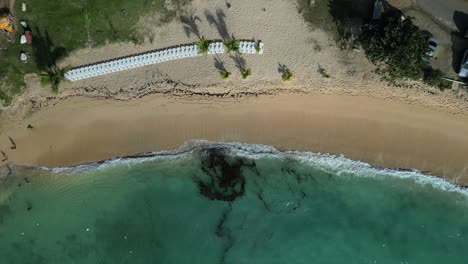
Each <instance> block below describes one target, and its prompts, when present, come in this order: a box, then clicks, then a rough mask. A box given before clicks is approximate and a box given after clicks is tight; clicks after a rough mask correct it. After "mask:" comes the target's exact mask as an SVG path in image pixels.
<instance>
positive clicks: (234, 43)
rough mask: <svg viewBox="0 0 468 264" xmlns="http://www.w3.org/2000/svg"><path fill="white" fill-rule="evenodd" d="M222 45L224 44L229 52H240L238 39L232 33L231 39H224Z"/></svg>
mask: <svg viewBox="0 0 468 264" xmlns="http://www.w3.org/2000/svg"><path fill="white" fill-rule="evenodd" d="M224 45H225V46H226V48H227V50H228V52H229V53H231V51H234V52H236V53H240V51H239V45H240V39H236V37H234V35H232V37H231V39H228V40H225V41H224Z"/></svg>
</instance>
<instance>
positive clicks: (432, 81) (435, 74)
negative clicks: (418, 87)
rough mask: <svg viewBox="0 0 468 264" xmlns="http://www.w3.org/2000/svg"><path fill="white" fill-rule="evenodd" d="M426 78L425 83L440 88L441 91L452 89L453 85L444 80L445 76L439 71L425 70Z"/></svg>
mask: <svg viewBox="0 0 468 264" xmlns="http://www.w3.org/2000/svg"><path fill="white" fill-rule="evenodd" d="M423 72H424V78H423V81H424V82H425V83H426V84H428V85H430V86H435V87H438V88H439V89H441V90H445V89H448V88H450V87H451V83H450V82H448V81H446V80H444V79H442V78H443V77H445V74H444V73H443V72H442V71H441V70H439V69H433V68H430V67H429V68H426V69H424V70H423Z"/></svg>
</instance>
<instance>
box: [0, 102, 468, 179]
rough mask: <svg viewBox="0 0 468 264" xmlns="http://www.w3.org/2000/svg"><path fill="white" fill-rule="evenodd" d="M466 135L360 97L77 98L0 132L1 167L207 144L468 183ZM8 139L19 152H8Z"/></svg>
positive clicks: (456, 122)
mask: <svg viewBox="0 0 468 264" xmlns="http://www.w3.org/2000/svg"><path fill="white" fill-rule="evenodd" d="M28 124H32V125H33V126H34V128H32V129H28V128H27V125H28ZM467 135H468V114H457V115H454V114H451V113H450V112H448V111H444V109H443V108H440V109H428V108H425V107H423V106H417V105H410V104H408V103H406V102H403V101H401V102H400V101H397V100H384V99H375V98H370V97H365V96H345V95H300V94H284V95H274V96H259V97H252V98H248V99H242V100H241V101H238V100H234V99H213V98H203V97H200V98H197V97H195V98H193V97H192V98H187V99H184V98H179V97H170V96H161V95H155V96H148V97H144V98H142V99H138V100H132V101H126V102H119V101H112V100H97V99H89V98H79V97H78V98H71V99H66V100H63V101H61V102H59V103H58V104H57V105H55V106H51V107H48V108H44V109H41V110H40V111H38V112H37V113H35V114H33V115H32V116H31V117H29V118H26V119H25V120H22V121H18V122H17V123H15V125H14V126H12V127H6V128H3V129H2V132H1V134H0V148H1V149H2V150H3V151H5V152H6V154H7V155H8V158H9V159H8V161H6V162H13V163H15V164H21V165H35V164H37V165H43V166H53V167H55V166H71V165H78V164H84V163H89V162H93V161H99V160H105V159H110V158H112V157H117V156H125V155H131V154H137V153H142V152H149V151H157V150H167V149H175V148H178V147H180V146H181V145H183V144H184V143H185V142H187V141H190V140H193V139H206V140H210V141H227V142H243V143H256V144H267V145H272V146H274V147H276V148H278V149H294V150H305V151H313V152H322V153H334V154H343V155H345V156H346V157H349V158H351V159H354V160H361V161H365V162H369V163H370V164H372V165H376V166H383V167H389V168H416V169H418V170H420V171H424V172H429V173H431V174H433V175H436V176H441V177H444V178H447V179H449V180H451V181H454V182H457V183H459V184H461V185H468V169H467V168H468V159H467V158H466V157H468V136H467ZM8 136H10V137H12V138H13V139H14V141H15V142H16V144H17V149H15V150H11V149H10V145H11V142H10V141H9V139H8Z"/></svg>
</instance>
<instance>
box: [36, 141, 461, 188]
mask: <svg viewBox="0 0 468 264" xmlns="http://www.w3.org/2000/svg"><path fill="white" fill-rule="evenodd" d="M207 148H220V149H224V150H227V151H229V153H230V154H231V155H235V156H241V157H245V158H251V159H260V158H280V159H285V158H289V159H293V160H296V161H299V162H303V163H306V164H307V165H309V166H312V167H314V168H316V169H320V170H323V171H325V172H329V173H332V174H335V175H341V176H346V177H350V176H354V177H375V178H386V177H397V178H400V179H409V180H412V181H414V182H416V183H418V184H423V185H430V186H432V187H434V188H438V189H441V190H444V191H449V192H456V193H460V194H463V195H466V197H468V190H467V189H464V188H462V187H460V186H458V185H456V184H454V183H451V182H449V181H447V180H445V179H442V178H439V177H435V176H432V175H429V174H424V173H422V172H420V171H418V170H415V169H409V170H408V169H404V170H402V169H388V168H380V167H375V166H372V165H370V164H368V163H366V162H362V161H355V160H351V159H349V158H346V157H344V156H343V155H333V154H322V153H317V152H305V151H294V150H286V151H280V150H278V149H276V148H274V147H272V146H268V145H259V144H244V143H237V142H231V143H224V142H211V141H206V140H192V141H189V142H187V143H185V144H184V145H182V146H181V147H180V148H178V149H175V150H164V151H157V152H151V153H144V154H141V155H135V156H130V157H121V158H113V159H110V160H106V161H102V162H95V163H90V164H85V165H79V166H73V167H55V168H47V167H40V168H39V169H42V170H47V171H51V172H53V173H56V174H58V175H62V174H64V173H72V174H76V173H77V172H78V173H80V172H85V171H88V170H90V169H92V170H95V169H97V170H103V169H108V168H112V167H116V166H122V165H126V166H134V165H138V164H141V163H145V162H151V161H155V160H173V159H183V158H187V157H190V156H191V155H193V154H194V153H198V152H200V151H201V150H203V149H207Z"/></svg>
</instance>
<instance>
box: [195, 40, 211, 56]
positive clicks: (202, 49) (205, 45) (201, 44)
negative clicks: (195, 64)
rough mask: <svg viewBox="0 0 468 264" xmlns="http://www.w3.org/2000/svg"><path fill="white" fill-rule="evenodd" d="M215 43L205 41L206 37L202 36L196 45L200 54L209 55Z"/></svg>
mask: <svg viewBox="0 0 468 264" xmlns="http://www.w3.org/2000/svg"><path fill="white" fill-rule="evenodd" d="M211 42H213V41H212V40H208V39H205V36H202V37H201V38H200V40H199V41H197V42H195V45H197V46H198V48H199V50H198V53H199V54H206V53H208V50H209V49H210V44H211Z"/></svg>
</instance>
